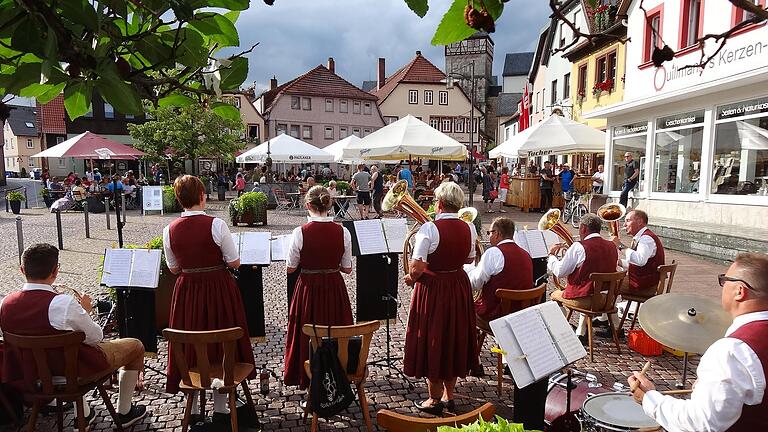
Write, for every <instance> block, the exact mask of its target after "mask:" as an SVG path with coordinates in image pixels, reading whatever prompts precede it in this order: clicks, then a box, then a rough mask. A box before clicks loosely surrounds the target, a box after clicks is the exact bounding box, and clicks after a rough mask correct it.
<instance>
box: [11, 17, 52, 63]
mask: <svg viewBox="0 0 768 432" xmlns="http://www.w3.org/2000/svg"><path fill="white" fill-rule="evenodd" d="M41 33H42V32H40V31H38V29H37V26H36V25H35V22H34V20H33V19H32V18H29V17H27V18H24V19H23V20H21V22H20V24H19V26H18V27H16V30H15V31H14V32H13V36H11V47H12V48H13V49H15V50H16V51H21V52H24V53H33V54H35V55H37V56H38V57H42V56H44V55H45V51H44V49H43V47H44V46H45V41H44V40H43V38H42V36H41Z"/></svg>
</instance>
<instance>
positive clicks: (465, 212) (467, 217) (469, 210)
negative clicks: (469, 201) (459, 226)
mask: <svg viewBox="0 0 768 432" xmlns="http://www.w3.org/2000/svg"><path fill="white" fill-rule="evenodd" d="M458 215H459V219H461V220H463V221H464V222H468V223H473V222H474V221H475V219H476V218H477V209H476V208H474V207H464V208H462V209H460V210H459V213H458Z"/></svg>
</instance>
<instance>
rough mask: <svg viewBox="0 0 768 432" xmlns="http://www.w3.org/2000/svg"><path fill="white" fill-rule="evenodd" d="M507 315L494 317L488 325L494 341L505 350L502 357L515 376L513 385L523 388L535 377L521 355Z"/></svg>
mask: <svg viewBox="0 0 768 432" xmlns="http://www.w3.org/2000/svg"><path fill="white" fill-rule="evenodd" d="M507 317H508V316H507ZM507 317H501V318H499V319H495V320H493V321H491V322H490V323H489V325H490V326H491V330H492V331H493V337H494V339H496V343H498V344H499V347H501V349H502V350H504V352H505V354H504V359H505V360H506V361H507V365H509V370H510V371H512V376H513V377H514V378H515V385H516V386H518V387H519V388H523V387H525V386H527V385H528V384H531V383H533V382H534V381H535V379H534V377H533V373H531V369H530V368H529V367H528V361H527V360H526V358H525V357H523V350H522V349H521V348H520V344H518V343H517V338H515V334H514V333H513V332H512V326H510V325H509V322H508V321H507Z"/></svg>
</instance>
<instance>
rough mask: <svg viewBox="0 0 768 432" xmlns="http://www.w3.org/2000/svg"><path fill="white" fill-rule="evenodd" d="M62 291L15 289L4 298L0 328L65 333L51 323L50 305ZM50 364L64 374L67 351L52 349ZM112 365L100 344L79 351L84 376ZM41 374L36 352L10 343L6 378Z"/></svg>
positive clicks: (56, 372) (25, 332) (36, 333)
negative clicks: (18, 347)
mask: <svg viewBox="0 0 768 432" xmlns="http://www.w3.org/2000/svg"><path fill="white" fill-rule="evenodd" d="M57 295H58V294H56V293H55V292H51V291H44V290H28V291H15V292H13V293H11V294H10V295H9V296H8V297H6V298H5V300H3V307H2V309H0V328H2V329H3V331H6V332H8V333H15V334H18V335H22V336H47V335H55V334H60V333H64V331H62V330H57V329H55V328H53V327H52V326H51V323H50V321H49V318H48V308H49V306H50V304H51V301H53V298H54V297H56V296H57ZM48 366H49V367H50V368H51V373H53V375H60V376H63V375H64V353H63V352H58V353H57V352H54V351H49V353H48ZM108 368H109V363H107V359H106V357H104V353H102V352H101V350H100V349H99V348H97V347H94V346H90V345H85V344H81V345H80V351H79V354H78V371H77V374H78V376H80V377H91V376H94V375H96V374H98V373H102V372H106V370H107V369H108ZM30 377H37V368H36V366H35V360H34V357H33V356H32V352H30V351H28V350H23V351H19V350H15V349H12V348H10V347H9V346H8V345H7V344H6V346H5V356H4V359H3V382H13V381H19V380H22V379H25V378H26V379H30Z"/></svg>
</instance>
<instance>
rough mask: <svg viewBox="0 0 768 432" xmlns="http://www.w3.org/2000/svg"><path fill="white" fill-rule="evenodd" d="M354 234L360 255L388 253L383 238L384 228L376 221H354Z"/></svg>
mask: <svg viewBox="0 0 768 432" xmlns="http://www.w3.org/2000/svg"><path fill="white" fill-rule="evenodd" d="M355 233H357V244H358V246H359V247H360V255H370V254H377V253H387V252H389V249H387V241H386V239H385V238H384V228H383V226H382V224H381V221H379V220H378V219H370V220H356V221H355Z"/></svg>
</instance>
